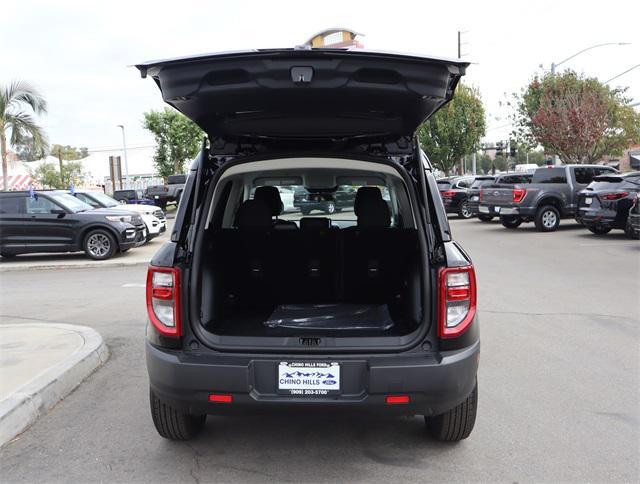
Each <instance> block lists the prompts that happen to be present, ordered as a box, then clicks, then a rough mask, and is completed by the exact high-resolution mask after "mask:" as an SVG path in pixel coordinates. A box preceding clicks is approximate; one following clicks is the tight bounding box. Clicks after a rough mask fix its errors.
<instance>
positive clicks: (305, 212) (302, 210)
mask: <svg viewBox="0 0 640 484" xmlns="http://www.w3.org/2000/svg"><path fill="white" fill-rule="evenodd" d="M300 211H301V212H302V215H309V214H310V213H311V210H309V209H306V208H301V209H300Z"/></svg>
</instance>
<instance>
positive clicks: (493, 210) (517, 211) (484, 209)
mask: <svg viewBox="0 0 640 484" xmlns="http://www.w3.org/2000/svg"><path fill="white" fill-rule="evenodd" d="M478 213H479V214H481V215H493V216H494V217H498V216H500V215H517V216H519V217H533V216H534V215H535V210H533V209H528V208H524V207H505V206H501V205H491V204H488V203H486V204H485V203H482V204H480V206H479V207H478Z"/></svg>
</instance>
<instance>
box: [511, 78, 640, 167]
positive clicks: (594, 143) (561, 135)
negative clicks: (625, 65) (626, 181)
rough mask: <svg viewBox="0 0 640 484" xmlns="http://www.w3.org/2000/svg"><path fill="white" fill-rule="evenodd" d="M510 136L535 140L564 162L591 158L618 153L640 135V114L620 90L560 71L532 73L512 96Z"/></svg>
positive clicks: (591, 160) (526, 142)
mask: <svg viewBox="0 0 640 484" xmlns="http://www.w3.org/2000/svg"><path fill="white" fill-rule="evenodd" d="M514 121H515V125H516V131H515V133H514V134H515V135H516V136H517V138H518V140H519V141H520V142H522V143H525V144H528V145H530V146H535V145H537V144H540V145H542V146H543V147H544V150H545V151H546V152H548V153H553V154H556V155H558V156H559V157H560V158H561V159H562V161H564V162H565V163H591V162H594V161H598V160H600V159H601V158H602V157H603V156H604V155H621V154H622V152H623V151H624V149H625V148H628V147H629V146H630V145H632V144H634V143H637V142H638V141H639V140H640V114H638V113H637V112H636V111H635V110H634V109H633V108H632V107H631V106H629V99H628V98H627V97H626V96H625V90H620V89H611V88H609V87H608V86H606V85H605V84H602V83H601V82H600V81H598V80H597V79H595V78H589V77H585V76H584V75H578V74H576V73H575V72H572V71H565V72H564V73H562V74H559V75H551V74H547V75H545V76H543V77H535V78H534V79H533V80H532V81H531V82H530V83H529V85H528V86H527V87H526V88H525V89H524V90H523V91H522V93H521V94H520V95H519V96H518V99H517V111H516V113H515V119H514Z"/></svg>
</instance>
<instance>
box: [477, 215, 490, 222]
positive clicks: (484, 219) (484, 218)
mask: <svg viewBox="0 0 640 484" xmlns="http://www.w3.org/2000/svg"><path fill="white" fill-rule="evenodd" d="M478 219H480V221H481V222H491V221H492V220H493V216H491V215H478Z"/></svg>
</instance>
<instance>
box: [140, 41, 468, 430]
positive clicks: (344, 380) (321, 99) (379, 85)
mask: <svg viewBox="0 0 640 484" xmlns="http://www.w3.org/2000/svg"><path fill="white" fill-rule="evenodd" d="M467 66H468V63H467V62H463V61H460V60H445V59H435V58H422V57H419V56H416V55H412V56H402V55H398V54H389V53H377V52H368V51H365V50H361V49H353V50H343V49H310V50H297V49H296V50H294V49H276V50H253V51H249V52H235V53H231V54H229V53H227V54H220V55H204V56H203V55H199V56H195V57H186V58H180V59H175V60H166V61H153V62H148V63H143V64H139V65H138V66H137V67H138V69H139V70H140V72H141V75H142V77H146V76H150V77H152V78H153V79H154V81H155V84H156V85H157V86H158V87H159V88H160V90H161V92H162V95H163V98H164V100H165V101H167V102H169V103H170V104H171V105H173V106H175V107H176V108H177V109H178V110H180V111H181V112H182V113H183V114H185V115H186V116H188V117H189V118H191V119H192V120H194V121H195V122H196V123H199V125H200V127H201V128H202V129H203V130H204V131H205V132H206V133H207V134H208V135H209V139H210V140H214V139H215V143H213V141H212V146H211V147H207V146H204V147H203V149H202V152H201V153H200V155H199V156H198V157H197V159H196V160H195V162H194V163H193V165H192V167H191V171H190V173H189V176H188V178H187V183H186V185H185V188H184V192H183V196H182V203H181V204H180V205H179V207H178V211H177V214H176V219H175V228H174V238H173V239H172V240H171V241H169V242H166V243H165V244H164V245H163V247H162V248H161V249H160V251H159V252H158V253H157V254H156V255H155V256H154V257H153V259H152V261H151V265H150V267H149V271H148V276H147V310H148V317H149V324H148V326H147V332H146V337H147V341H146V363H147V370H148V373H149V383H150V400H151V414H152V417H153V422H154V424H155V427H156V430H157V431H158V433H159V434H160V435H161V436H163V437H165V438H169V439H176V440H185V439H189V438H192V437H194V436H195V435H196V434H197V433H198V432H199V431H200V430H201V429H202V428H203V426H204V423H205V418H206V415H207V414H223V415H224V414H228V413H243V412H249V411H252V410H254V409H260V410H261V411H263V410H266V409H279V410H287V409H299V410H308V411H311V409H312V408H313V409H315V408H323V407H324V408H333V409H336V410H340V409H343V410H352V411H353V410H361V411H363V410H376V411H378V412H380V413H382V414H383V415H391V414H408V415H424V416H425V418H426V423H427V429H428V430H429V432H430V433H431V435H433V436H434V437H435V438H437V439H441V440H447V441H457V440H460V439H464V438H466V437H467V436H469V434H470V433H471V430H472V429H473V426H474V422H475V417H476V402H477V395H478V389H477V379H476V375H477V369H478V360H479V349H480V347H479V328H478V324H477V318H476V307H477V302H476V300H477V299H476V294H477V288H476V278H475V271H474V267H473V264H472V262H471V259H470V258H469V256H468V255H467V254H466V253H465V252H464V251H463V250H462V249H461V248H460V245H459V244H458V243H456V242H454V241H453V239H452V237H451V231H450V228H449V223H448V221H447V218H446V214H445V211H444V206H443V204H442V201H441V199H440V197H439V195H438V193H437V184H436V180H435V177H434V176H433V173H432V167H431V164H430V163H429V161H428V160H427V159H426V157H425V155H423V154H422V153H421V151H420V148H419V146H418V145H417V141H415V138H414V136H413V135H414V132H415V130H416V129H417V127H418V126H419V125H420V124H421V123H422V122H423V121H424V120H426V119H428V118H429V117H430V116H431V115H433V114H434V113H435V112H436V111H437V110H438V108H439V107H441V106H443V105H445V104H446V103H447V102H448V101H450V100H451V98H452V97H453V94H454V92H455V88H456V86H457V85H458V82H459V80H460V78H461V76H462V74H463V73H464V71H465V69H466V67H467ZM406 80H410V82H406ZM328 86H329V87H328ZM331 86H333V87H331ZM302 90H303V91H304V95H303V96H302V97H301V92H302ZM381 113H384V115H382V114H381ZM240 147H241V149H240ZM283 153H286V154H283ZM283 174H286V176H287V177H292V178H293V177H297V178H299V179H301V182H300V185H303V186H305V187H307V188H308V190H307V191H308V192H309V193H310V194H314V193H325V192H330V191H331V190H332V189H333V188H334V187H336V186H337V185H341V184H344V185H350V186H352V187H355V186H359V185H360V188H358V189H357V190H356V193H355V198H354V219H353V221H347V222H349V223H350V226H349V227H347V228H344V229H343V228H336V227H331V220H330V219H329V218H328V217H306V216H304V215H301V216H300V219H299V227H298V225H297V224H274V216H277V215H274V213H275V212H277V211H278V210H276V211H275V212H274V211H273V210H272V209H271V207H270V205H269V204H268V203H267V202H265V201H264V200H263V199H262V197H260V199H258V200H256V199H251V198H250V187H251V188H252V187H256V186H258V185H260V183H263V184H264V185H273V183H267V182H266V181H265V182H260V183H256V182H258V181H259V180H266V179H279V178H281V177H282V176H283ZM414 177H415V178H414ZM370 178H376V179H379V180H380V181H379V183H375V185H383V188H385V189H386V190H387V191H388V193H389V194H390V197H389V199H390V201H391V202H390V203H387V202H386V201H385V200H384V196H383V190H381V189H380V186H372V185H374V183H370V182H369V179H370ZM363 181H366V183H363ZM363 185H366V186H363ZM267 192H270V193H267ZM264 194H265V198H272V197H275V196H277V195H278V193H277V191H276V192H275V193H274V191H273V190H264ZM267 196H268V197H267ZM273 201H275V202H276V203H274V206H275V205H279V203H277V202H278V200H275V198H274V200H273ZM321 201H322V200H321ZM275 208H278V207H275ZM347 222H345V224H347ZM427 224H428V225H427Z"/></svg>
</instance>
